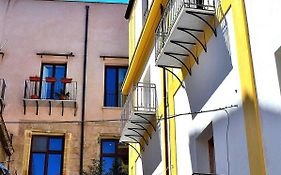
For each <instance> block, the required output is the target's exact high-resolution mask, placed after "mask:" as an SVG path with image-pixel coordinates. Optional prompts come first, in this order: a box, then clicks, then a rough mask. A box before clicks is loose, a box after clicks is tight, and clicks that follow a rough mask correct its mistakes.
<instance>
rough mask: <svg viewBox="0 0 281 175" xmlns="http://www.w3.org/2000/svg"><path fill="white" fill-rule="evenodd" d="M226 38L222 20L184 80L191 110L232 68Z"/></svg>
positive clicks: (218, 84) (203, 103)
mask: <svg viewBox="0 0 281 175" xmlns="http://www.w3.org/2000/svg"><path fill="white" fill-rule="evenodd" d="M228 38H229V37H228V29H227V23H226V22H224V21H223V22H222V23H221V25H220V26H219V27H218V28H217V37H214V36H213V37H212V38H211V39H210V41H209V42H208V44H207V53H205V52H204V53H202V54H201V55H200V57H199V64H198V65H194V66H193V67H192V76H190V77H187V78H186V79H185V80H184V81H185V84H186V92H187V94H188V99H189V102H190V109H191V111H200V110H201V109H202V107H203V106H204V105H205V104H206V103H207V101H208V100H209V99H210V97H211V96H212V94H213V93H214V92H215V91H216V89H217V88H218V87H219V86H220V84H221V83H222V82H223V80H224V79H225V78H226V77H227V75H228V74H229V73H230V71H231V70H232V69H233V66H232V63H231V56H230V49H229V39H228ZM193 117H195V115H193Z"/></svg>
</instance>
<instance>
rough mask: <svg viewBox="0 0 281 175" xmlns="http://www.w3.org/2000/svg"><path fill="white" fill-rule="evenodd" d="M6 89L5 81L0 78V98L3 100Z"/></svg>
mask: <svg viewBox="0 0 281 175" xmlns="http://www.w3.org/2000/svg"><path fill="white" fill-rule="evenodd" d="M5 90H6V82H5V80H4V79H0V100H4V97H5Z"/></svg>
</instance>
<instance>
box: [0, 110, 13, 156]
mask: <svg viewBox="0 0 281 175" xmlns="http://www.w3.org/2000/svg"><path fill="white" fill-rule="evenodd" d="M0 137H1V138H2V144H3V146H4V150H5V152H6V153H7V154H8V155H9V156H10V155H12V154H13V152H14V149H13V145H12V139H11V137H10V134H9V132H8V130H7V127H6V124H5V121H4V119H3V116H2V115H1V114H0Z"/></svg>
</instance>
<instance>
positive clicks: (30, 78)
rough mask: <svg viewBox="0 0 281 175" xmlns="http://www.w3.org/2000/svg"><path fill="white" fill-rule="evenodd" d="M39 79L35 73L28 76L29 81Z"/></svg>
mask: <svg viewBox="0 0 281 175" xmlns="http://www.w3.org/2000/svg"><path fill="white" fill-rule="evenodd" d="M40 79H41V78H40V77H38V76H37V75H35V76H30V77H29V80H30V81H40Z"/></svg>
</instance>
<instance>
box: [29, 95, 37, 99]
mask: <svg viewBox="0 0 281 175" xmlns="http://www.w3.org/2000/svg"><path fill="white" fill-rule="evenodd" d="M30 98H31V99H39V96H38V95H35V94H33V95H31V96H30Z"/></svg>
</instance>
